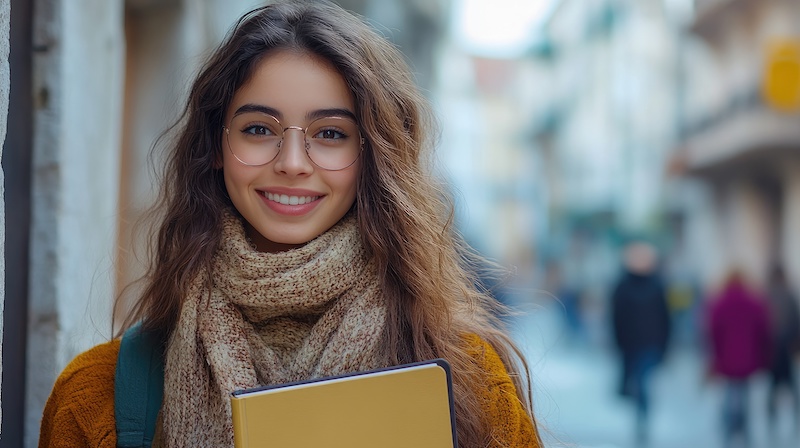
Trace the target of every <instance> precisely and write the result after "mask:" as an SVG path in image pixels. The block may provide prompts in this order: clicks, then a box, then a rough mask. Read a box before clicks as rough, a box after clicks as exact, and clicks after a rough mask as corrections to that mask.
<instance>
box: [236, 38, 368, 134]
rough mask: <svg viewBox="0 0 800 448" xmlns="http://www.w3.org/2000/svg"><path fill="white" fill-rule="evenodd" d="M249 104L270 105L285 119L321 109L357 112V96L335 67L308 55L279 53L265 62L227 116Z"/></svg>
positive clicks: (238, 95)
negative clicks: (355, 110)
mask: <svg viewBox="0 0 800 448" xmlns="http://www.w3.org/2000/svg"><path fill="white" fill-rule="evenodd" d="M245 104H258V105H262V106H268V107H270V108H273V109H275V110H277V111H278V112H280V115H281V116H280V117H278V118H281V119H284V118H286V119H293V118H296V119H299V118H301V117H302V116H303V115H305V114H307V113H308V112H311V111H314V110H321V109H336V108H339V109H348V110H350V111H353V112H354V109H355V107H354V100H353V94H352V92H351V91H350V89H349V87H348V86H347V83H346V82H345V80H344V78H343V77H342V76H341V75H340V74H339V72H338V71H337V70H336V69H335V68H334V67H333V65H332V64H331V63H330V62H328V61H326V60H325V59H322V58H320V57H318V56H315V55H311V54H308V53H301V52H293V51H279V52H277V53H273V54H270V55H268V56H266V57H265V58H264V59H262V60H261V61H260V62H259V64H258V65H257V66H256V68H255V70H254V71H253V75H252V77H251V78H250V79H249V80H248V81H247V82H246V83H245V84H243V85H242V86H241V87H240V88H239V90H237V91H236V94H235V95H234V97H233V100H232V101H231V105H230V107H228V111H227V115H228V117H230V116H231V114H232V113H233V111H235V110H236V109H237V108H239V107H241V106H243V105H245Z"/></svg>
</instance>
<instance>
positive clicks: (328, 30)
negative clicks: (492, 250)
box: [124, 1, 533, 446]
mask: <svg viewBox="0 0 800 448" xmlns="http://www.w3.org/2000/svg"><path fill="white" fill-rule="evenodd" d="M276 50H291V51H301V52H308V53H310V54H314V55H316V56H318V57H321V58H324V59H326V60H327V61H329V62H330V63H331V64H332V65H333V66H334V67H336V69H337V70H338V71H339V73H340V74H341V75H342V77H343V78H344V79H345V81H346V82H347V84H348V86H349V88H350V89H351V91H352V93H353V97H354V99H355V108H356V111H355V113H356V116H357V119H358V123H359V125H360V127H361V129H362V132H363V134H364V136H365V138H366V143H365V148H364V151H363V153H362V169H361V173H360V177H359V179H358V193H357V198H356V202H355V204H354V208H355V211H356V213H357V216H358V223H359V227H360V230H361V234H362V238H363V241H364V245H365V247H366V248H367V251H368V252H369V254H370V255H371V256H372V257H373V258H374V260H375V261H376V263H377V266H378V269H379V276H380V279H381V282H382V291H383V294H384V296H385V298H386V303H387V306H388V308H389V319H388V323H387V330H386V334H385V338H386V345H385V355H386V357H387V359H388V360H389V362H391V363H394V364H400V363H405V362H412V361H419V360H425V359H432V358H439V357H440V358H444V359H447V360H448V361H449V362H450V364H451V366H452V372H453V378H454V393H455V394H456V397H457V400H456V406H457V409H456V415H457V422H458V428H457V429H458V437H459V442H460V444H461V445H462V446H484V445H485V444H486V442H487V441H488V440H489V437H490V432H491V429H492V428H490V427H489V424H488V422H487V421H485V417H484V413H483V411H482V410H481V403H480V401H479V399H478V397H477V396H476V393H475V392H476V390H477V389H478V388H480V387H483V384H484V381H483V379H484V378H483V376H484V375H485V372H483V371H482V369H480V367H479V366H478V365H477V364H476V363H475V360H474V347H473V349H472V351H473V353H471V350H470V348H469V347H468V344H467V343H466V341H465V339H464V335H466V334H477V335H478V336H480V337H481V338H483V339H484V340H485V341H487V342H488V343H490V344H491V345H492V346H493V347H494V348H495V350H496V351H497V352H498V353H499V355H500V357H501V359H502V361H503V363H504V364H505V366H506V368H507V369H508V371H509V373H510V375H511V378H512V379H513V381H514V383H515V386H516V388H517V393H518V398H519V400H520V401H521V402H522V403H523V405H524V406H525V407H526V409H527V410H528V412H529V413H530V414H531V415H533V414H532V408H531V403H530V393H531V392H530V390H531V389H530V384H529V382H528V381H527V379H528V378H529V374H528V369H527V365H526V364H525V361H524V359H523V358H522V356H521V355H520V352H519V350H518V349H517V348H516V347H515V345H514V344H513V342H512V341H511V340H510V339H509V338H508V337H507V336H506V335H505V333H504V332H503V331H501V325H500V324H499V321H498V319H497V318H496V317H495V314H494V313H493V311H494V308H493V307H494V306H496V302H495V301H494V299H492V298H491V297H489V296H488V295H487V294H485V293H484V292H482V291H481V290H480V288H477V287H476V286H475V285H476V284H477V275H476V272H475V271H476V268H477V266H479V265H480V264H481V263H482V261H481V260H480V259H479V257H477V256H476V254H475V253H474V252H472V251H471V250H470V249H469V247H468V246H467V245H466V244H464V243H463V241H462V240H461V238H460V237H458V235H457V234H456V232H455V230H454V228H453V207H452V203H451V201H450V200H449V199H448V197H449V196H448V195H447V194H446V191H445V189H444V188H442V186H440V185H439V184H438V183H437V182H436V181H435V180H434V178H433V177H432V175H431V174H430V170H429V168H430V166H429V162H430V159H429V156H430V155H431V150H432V148H433V146H434V141H433V140H434V136H435V135H436V134H435V128H436V127H435V122H434V119H433V117H432V114H431V112H430V109H429V107H428V105H427V101H426V100H425V99H424V98H423V97H422V96H421V94H420V93H419V90H418V89H417V87H416V85H415V83H414V80H413V79H412V78H411V75H410V72H409V70H408V67H407V65H406V64H405V62H404V60H403V57H402V56H401V54H400V52H399V51H397V49H396V48H394V47H393V46H392V45H391V44H390V43H389V42H387V41H386V39H384V38H382V37H380V36H379V35H377V34H376V33H375V32H374V31H373V30H372V29H371V28H369V27H368V26H367V25H365V24H364V22H363V21H362V20H360V19H359V18H358V17H355V16H353V15H352V14H350V13H348V12H346V11H344V10H342V9H341V8H339V7H338V6H335V5H333V4H330V3H326V2H313V3H312V2H297V1H294V2H282V3H277V4H273V5H270V6H266V7H262V8H259V9H256V10H254V11H251V12H250V13H248V14H246V15H245V16H243V17H242V18H241V19H240V20H239V22H238V23H237V24H236V26H235V27H234V28H233V29H232V30H231V32H230V33H229V35H228V36H227V37H226V39H225V40H224V42H223V43H222V44H221V45H220V46H219V47H218V48H217V49H216V51H215V52H214V53H213V54H212V56H211V57H210V59H209V60H208V61H207V62H206V64H205V65H204V67H203V68H202V70H201V72H200V74H199V76H198V77H197V79H196V80H195V82H194V84H193V86H192V89H191V91H190V94H189V98H188V101H187V104H186V106H185V109H184V111H183V114H182V117H181V120H180V121H179V123H178V124H176V125H175V126H174V129H175V130H176V131H177V136H176V140H175V142H174V143H173V144H172V145H170V146H169V148H168V149H169V153H168V163H167V164H166V165H165V171H164V172H165V173H169V174H168V175H166V176H163V182H162V187H161V192H160V196H159V202H158V203H157V204H156V207H155V210H158V211H159V213H160V219H161V221H160V227H159V228H158V230H157V232H156V233H154V234H153V241H152V246H153V247H152V250H153V254H152V257H151V265H150V267H149V270H148V272H147V274H146V276H145V278H144V290H143V293H142V295H141V297H140V298H139V300H138V301H137V302H136V304H135V306H134V309H133V313H132V314H131V315H130V316H129V318H128V320H127V322H126V323H125V325H124V326H125V327H127V326H130V324H131V322H135V321H139V320H141V321H142V323H143V325H144V326H145V327H146V328H150V329H152V330H156V331H161V332H162V333H163V335H164V338H165V339H166V338H167V337H168V336H169V333H170V332H171V331H172V329H173V328H174V326H175V324H176V321H177V318H178V314H179V311H180V308H181V304H182V300H183V297H184V296H185V293H186V291H187V289H188V287H189V285H190V283H191V282H192V281H193V280H194V277H195V276H197V275H198V273H199V272H201V270H203V269H208V270H210V267H211V261H212V258H213V256H214V253H215V251H216V249H217V247H218V245H219V239H220V228H221V216H222V210H223V209H225V208H228V207H232V204H231V202H230V199H229V198H228V195H227V193H226V189H225V185H224V182H223V178H222V171H221V170H220V169H218V168H216V167H218V163H216V162H217V161H218V160H221V157H222V155H221V150H222V149H221V147H220V142H221V137H222V134H221V133H222V126H223V119H224V118H223V117H224V114H225V110H226V109H227V107H228V105H229V104H230V102H231V100H232V98H233V96H234V93H235V92H236V90H237V89H238V88H240V87H241V86H242V85H243V84H244V83H246V82H247V81H248V79H249V77H250V76H251V75H252V73H253V70H254V68H255V67H256V66H257V65H258V63H259V62H260V61H261V60H262V58H264V57H265V55H267V54H269V53H270V52H273V51H276Z"/></svg>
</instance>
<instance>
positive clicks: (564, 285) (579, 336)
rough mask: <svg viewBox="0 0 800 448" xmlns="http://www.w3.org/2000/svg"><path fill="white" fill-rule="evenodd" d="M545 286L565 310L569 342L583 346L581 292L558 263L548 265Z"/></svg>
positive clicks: (584, 337) (565, 323) (583, 331)
mask: <svg viewBox="0 0 800 448" xmlns="http://www.w3.org/2000/svg"><path fill="white" fill-rule="evenodd" d="M545 285H546V287H547V291H548V292H549V293H551V294H553V297H554V299H555V300H556V301H557V302H558V303H559V305H560V306H561V308H562V310H563V313H562V315H563V318H564V326H565V327H566V329H567V331H568V333H567V337H568V340H567V342H568V343H570V344H572V345H576V344H582V343H583V342H585V339H586V335H585V330H584V323H583V310H582V308H583V305H582V303H581V291H580V290H579V288H577V287H575V286H573V285H572V284H571V283H570V282H569V281H568V280H567V279H566V278H565V275H564V273H563V270H562V268H561V266H560V265H559V264H558V263H557V262H551V263H549V264H548V265H547V270H546V278H545Z"/></svg>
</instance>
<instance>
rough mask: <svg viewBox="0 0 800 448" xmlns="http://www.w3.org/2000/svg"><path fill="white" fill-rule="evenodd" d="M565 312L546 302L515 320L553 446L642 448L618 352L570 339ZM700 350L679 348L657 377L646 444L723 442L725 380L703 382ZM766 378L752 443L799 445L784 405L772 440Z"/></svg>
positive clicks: (759, 387)
mask: <svg viewBox="0 0 800 448" xmlns="http://www.w3.org/2000/svg"><path fill="white" fill-rule="evenodd" d="M560 323H561V320H560V316H559V315H558V310H555V309H548V308H541V309H538V310H535V311H532V312H528V313H526V314H525V315H523V316H520V317H518V318H517V319H516V320H515V321H514V322H513V323H512V326H511V328H512V331H513V334H514V338H515V340H516V341H517V342H518V343H519V344H520V346H521V348H522V349H523V351H524V352H525V353H526V356H527V357H528V361H529V362H530V365H531V369H532V375H533V382H534V403H535V407H536V412H537V418H538V419H539V422H540V424H541V426H543V428H544V434H543V436H544V439H545V443H546V445H547V447H572V448H584V447H585V448H590V447H591V448H642V447H638V446H636V444H635V443H634V428H633V423H634V410H633V406H632V405H631V404H630V403H628V402H627V401H625V400H623V399H622V398H620V397H619V396H618V395H617V394H616V384H617V381H618V379H617V378H618V377H617V375H618V374H617V365H616V358H615V355H614V354H613V353H612V352H610V351H609V350H608V349H606V348H602V347H593V346H590V345H588V344H568V343H567V342H566V335H565V334H564V332H563V330H562V327H561V324H560ZM704 366H705V361H704V359H703V358H702V354H701V353H700V352H699V351H698V350H694V349H691V348H682V349H675V350H672V351H671V352H670V355H669V356H668V358H667V359H666V361H665V363H664V365H662V367H661V368H660V369H659V370H658V371H657V373H656V375H655V376H654V378H653V397H652V408H651V426H650V444H649V445H647V448H714V447H721V446H722V445H721V439H720V434H719V433H720V431H719V429H720V428H719V416H718V415H719V409H720V400H721V396H722V385H721V384H720V383H719V382H707V381H705V380H704V375H703V372H704ZM765 395H766V378H764V377H763V376H761V377H758V378H756V380H755V381H754V383H753V389H752V395H751V412H750V415H751V428H752V431H753V434H752V435H753V444H752V445H751V448H784V447H786V448H789V447H792V448H797V447H798V446H800V442H799V440H800V438H798V436H800V433H793V432H792V429H793V428H791V427H790V422H789V418H790V416H789V414H790V413H789V412H788V408H785V411H784V415H782V417H783V418H782V421H780V422H779V424H780V425H781V426H779V428H780V430H781V431H780V433H781V434H780V436H779V437H778V438H776V439H774V440H770V439H769V437H768V434H767V431H766V428H767V422H766V415H765V410H764V407H763V406H764V405H763V404H764V403H765Z"/></svg>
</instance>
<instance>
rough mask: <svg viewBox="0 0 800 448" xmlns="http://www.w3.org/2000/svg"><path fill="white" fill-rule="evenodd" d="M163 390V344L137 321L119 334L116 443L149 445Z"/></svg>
mask: <svg viewBox="0 0 800 448" xmlns="http://www.w3.org/2000/svg"><path fill="white" fill-rule="evenodd" d="M163 394H164V356H163V344H162V343H161V340H160V338H158V337H157V336H156V335H154V334H152V332H148V331H144V330H142V328H141V324H136V325H134V326H133V327H131V328H129V329H128V330H127V331H126V332H125V334H124V335H123V336H122V341H120V346H119V355H118V356H117V367H116V371H115V372H114V419H115V421H116V430H117V446H118V447H123V448H133V447H145V448H149V447H150V446H151V444H152V443H153V436H154V434H155V431H156V420H157V418H158V413H159V411H160V410H161V401H162V397H163Z"/></svg>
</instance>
